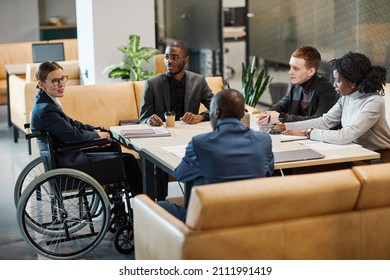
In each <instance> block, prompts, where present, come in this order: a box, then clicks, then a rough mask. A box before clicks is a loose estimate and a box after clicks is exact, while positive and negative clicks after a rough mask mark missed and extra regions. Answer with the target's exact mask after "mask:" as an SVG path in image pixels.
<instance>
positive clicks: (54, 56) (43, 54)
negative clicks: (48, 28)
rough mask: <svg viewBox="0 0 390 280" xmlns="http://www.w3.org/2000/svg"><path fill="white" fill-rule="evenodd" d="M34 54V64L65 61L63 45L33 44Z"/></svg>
mask: <svg viewBox="0 0 390 280" xmlns="http://www.w3.org/2000/svg"><path fill="white" fill-rule="evenodd" d="M32 54H33V62H34V63H40V62H43V61H46V60H51V61H64V60H65V55H64V44H63V43H50V44H32Z"/></svg>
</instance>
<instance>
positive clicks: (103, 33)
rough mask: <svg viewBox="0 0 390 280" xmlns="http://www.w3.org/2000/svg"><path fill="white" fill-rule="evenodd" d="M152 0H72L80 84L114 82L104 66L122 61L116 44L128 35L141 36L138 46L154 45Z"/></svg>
mask: <svg viewBox="0 0 390 280" xmlns="http://www.w3.org/2000/svg"><path fill="white" fill-rule="evenodd" d="M154 13H155V11H154V0H110V1H106V0H76V14H77V16H76V17H77V37H78V40H79V41H78V46H79V62H80V70H81V73H82V74H85V73H86V71H88V77H86V76H85V75H84V76H83V77H82V80H83V83H84V84H98V83H108V82H115V80H112V79H109V78H107V77H106V76H105V75H103V74H102V72H103V70H104V68H105V67H106V66H108V65H111V64H117V63H119V62H121V61H122V60H123V56H122V53H121V52H120V51H119V50H118V49H117V47H118V46H120V45H123V44H127V42H128V38H129V35H130V34H138V35H140V36H141V47H142V46H148V47H155V46H156V42H155V22H154V19H155V15H154Z"/></svg>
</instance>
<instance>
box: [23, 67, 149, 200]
mask: <svg viewBox="0 0 390 280" xmlns="http://www.w3.org/2000/svg"><path fill="white" fill-rule="evenodd" d="M35 76H36V79H37V80H38V82H37V85H36V87H37V95H36V99H35V103H34V106H33V109H32V114H31V123H30V129H31V131H32V132H35V131H45V132H48V133H49V134H50V136H51V138H52V145H53V148H54V150H56V149H58V148H59V147H61V146H64V145H69V144H76V143H82V142H88V141H92V140H95V139H97V138H110V137H111V135H110V132H109V131H107V130H104V129H101V128H96V127H94V126H91V125H88V124H83V123H81V122H79V121H77V120H73V119H71V118H70V117H68V116H67V115H66V114H65V113H64V112H63V111H62V109H61V102H60V100H59V99H60V98H62V97H63V96H64V94H65V84H66V82H67V80H68V76H66V75H65V74H64V71H63V68H62V66H61V65H59V64H58V63H57V62H54V61H45V62H43V63H41V64H40V66H39V68H38V69H37V71H36V74H35ZM113 144H114V143H113ZM113 144H108V145H104V146H100V147H95V148H92V149H77V150H71V151H66V152H64V153H55V159H54V160H55V164H54V165H56V167H74V166H84V167H85V168H86V169H87V171H86V172H87V173H89V172H88V166H89V165H91V166H93V164H91V163H96V162H98V161H101V162H102V165H101V166H102V169H103V170H102V171H100V170H99V171H98V172H95V173H97V174H95V176H98V177H102V180H103V181H104V177H105V176H106V175H107V173H108V172H112V171H113V169H114V168H113V167H112V162H111V161H110V159H115V158H118V156H119V154H120V156H121V157H122V160H123V163H124V165H123V166H124V167H125V168H124V169H125V170H124V172H125V175H126V178H127V180H128V183H129V186H130V192H131V194H132V196H135V195H137V194H139V193H142V177H141V176H142V175H141V171H140V169H139V166H138V163H137V160H136V159H135V157H134V156H133V155H131V154H121V152H120V146H119V145H118V146H119V148H118V147H115V145H113ZM115 144H117V143H115ZM38 145H39V141H38ZM43 146H44V145H43ZM42 149H44V147H43V148H42V145H40V150H41V153H42ZM118 149H119V151H118ZM105 162H106V164H105ZM93 169H95V170H96V168H93ZM84 171H85V170H84ZM102 172H103V173H105V175H104V174H103V175H101V173H102ZM92 177H94V175H92ZM96 179H97V178H96ZM97 180H98V181H99V179H97ZM99 182H100V181H99Z"/></svg>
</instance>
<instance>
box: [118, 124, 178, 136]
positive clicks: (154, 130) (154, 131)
mask: <svg viewBox="0 0 390 280" xmlns="http://www.w3.org/2000/svg"><path fill="white" fill-rule="evenodd" d="M120 132H121V135H122V136H124V137H126V138H147V137H162V136H171V133H170V132H169V130H168V129H166V128H165V127H160V126H159V127H142V128H140V127H137V126H134V128H126V129H121V131H120Z"/></svg>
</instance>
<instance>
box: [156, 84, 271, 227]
mask: <svg viewBox="0 0 390 280" xmlns="http://www.w3.org/2000/svg"><path fill="white" fill-rule="evenodd" d="M244 113H245V100H244V97H243V96H242V94H241V93H240V92H238V91H237V90H234V89H224V90H222V91H220V92H218V93H217V94H216V95H215V96H214V98H213V99H212V102H211V106H210V123H211V127H212V128H213V131H212V132H209V133H205V134H201V135H197V136H194V137H193V138H192V140H191V142H189V144H188V145H187V147H186V152H185V156H184V158H183V159H182V161H181V163H180V164H179V165H178V166H177V167H176V169H175V178H176V179H177V180H179V181H182V182H187V181H192V180H194V181H195V184H194V185H195V186H199V185H206V184H214V183H222V182H228V181H237V180H243V179H252V178H262V177H268V176H272V175H273V172H274V155H273V153H272V144H271V138H270V136H269V135H268V134H267V133H265V132H259V131H254V130H252V129H250V128H248V127H246V126H244V125H243V124H242V123H241V122H240V120H241V118H242V117H243V115H244ZM186 195H187V196H189V194H186ZM157 203H158V204H159V205H160V206H162V207H163V208H165V209H166V210H167V211H168V212H170V213H171V214H172V215H174V216H175V217H177V218H178V219H180V220H182V221H184V220H185V218H186V213H187V210H186V209H185V208H183V207H180V206H178V205H176V204H171V203H169V202H167V201H159V202H157Z"/></svg>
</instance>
